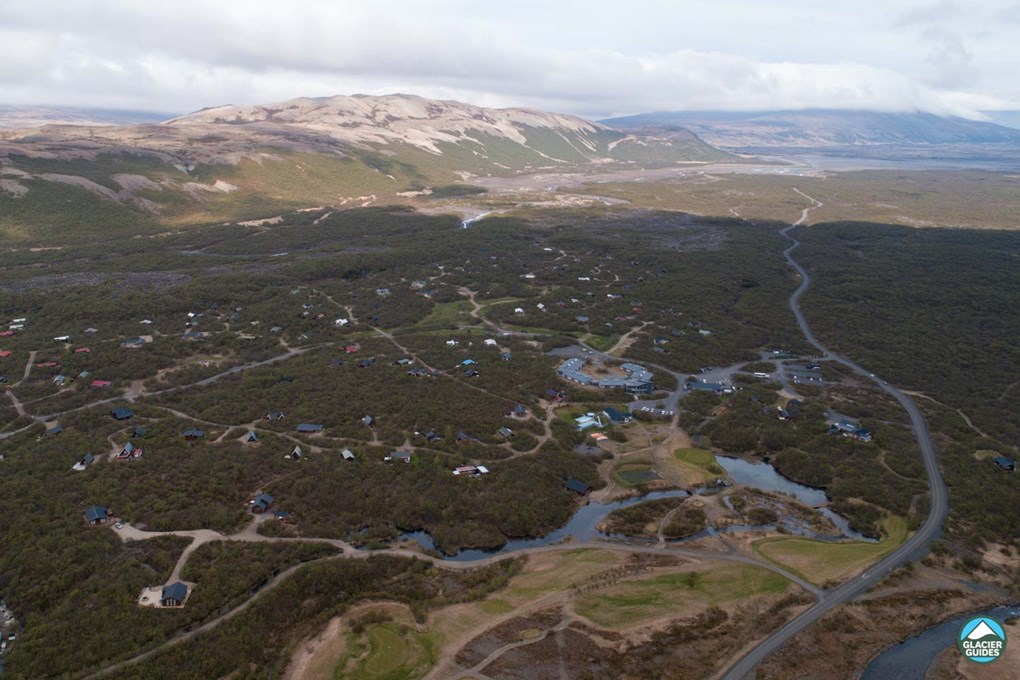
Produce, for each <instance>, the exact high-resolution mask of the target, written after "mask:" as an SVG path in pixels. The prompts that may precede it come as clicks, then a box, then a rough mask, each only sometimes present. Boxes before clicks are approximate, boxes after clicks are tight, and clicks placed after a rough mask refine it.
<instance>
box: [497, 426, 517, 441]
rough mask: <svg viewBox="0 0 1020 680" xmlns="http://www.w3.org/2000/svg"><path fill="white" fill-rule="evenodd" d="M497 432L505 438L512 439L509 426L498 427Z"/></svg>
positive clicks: (511, 431)
mask: <svg viewBox="0 0 1020 680" xmlns="http://www.w3.org/2000/svg"><path fill="white" fill-rule="evenodd" d="M497 432H498V433H499V434H500V435H501V436H503V437H505V438H506V439H512V438H513V436H514V431H513V430H511V429H510V428H509V427H501V428H499V430H497Z"/></svg>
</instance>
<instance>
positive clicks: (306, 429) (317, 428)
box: [297, 423, 325, 434]
mask: <svg viewBox="0 0 1020 680" xmlns="http://www.w3.org/2000/svg"><path fill="white" fill-rule="evenodd" d="M323 429H325V428H324V426H322V425H320V424H319V423H298V426H297V431H298V432H301V433H302V434H316V433H319V432H322V431H323Z"/></svg>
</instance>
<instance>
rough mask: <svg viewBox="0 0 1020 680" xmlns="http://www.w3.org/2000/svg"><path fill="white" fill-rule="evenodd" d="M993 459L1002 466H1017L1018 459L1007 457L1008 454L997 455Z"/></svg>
mask: <svg viewBox="0 0 1020 680" xmlns="http://www.w3.org/2000/svg"><path fill="white" fill-rule="evenodd" d="M993 460H994V461H995V464H996V465H998V466H1000V467H1009V466H1016V461H1014V460H1013V459H1012V458H1007V457H1006V456H996V457H995V458H994V459H993Z"/></svg>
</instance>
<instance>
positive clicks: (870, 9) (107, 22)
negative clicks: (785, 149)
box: [0, 0, 1020, 116]
mask: <svg viewBox="0 0 1020 680" xmlns="http://www.w3.org/2000/svg"><path fill="white" fill-rule="evenodd" d="M828 4H829V3H826V5H828ZM982 4H983V5H986V6H985V9H983V10H981V11H971V10H970V9H968V11H967V12H964V13H961V10H960V7H959V5H958V3H955V2H952V1H948V0H944V1H941V2H934V3H916V2H896V1H895V0H891V1H889V2H878V0H859V2H858V3H855V5H854V6H853V7H849V6H847V7H844V6H842V5H841V6H835V5H834V6H833V7H827V6H821V7H820V6H819V3H817V2H812V1H809V0H786V1H785V2H770V3H768V6H767V7H765V6H763V4H762V3H759V2H750V1H749V0H716V1H715V2H711V1H709V0H681V1H678V2H674V3H657V2H653V1H652V0H632V2H631V3H628V4H627V7H626V8H623V7H621V6H620V5H619V3H612V4H610V3H608V2H604V1H602V2H600V1H599V0H590V1H589V2H585V3H581V2H578V1H577V0H565V1H564V2H560V3H552V4H551V5H550V4H549V3H538V2H533V1H531V0H528V1H527V2H517V3H512V5H513V6H512V7H511V6H507V5H501V6H499V7H496V6H495V5H493V4H492V3H487V2H482V1H480V0H478V1H476V0H448V1H445V2H444V1H442V0H417V1H415V2H411V1H410V0H390V1H389V2H387V3H385V4H381V3H379V4H375V5H373V4H369V3H363V2H357V3H355V2H353V1H350V2H313V1H312V0H293V1H291V2H288V3H280V2H267V1H264V0H263V1H259V0H249V1H248V2H240V1H239V0H219V1H218V2H216V3H206V2H196V1H195V0H178V2H175V3H172V4H165V3H164V4H159V3H157V4H152V3H137V2H133V1H128V0H107V1H106V2H103V3H82V2H78V1H77V0H50V1H49V2H46V3H25V2H13V1H5V0H0V26H2V27H3V28H2V29H0V92H3V93H4V95H3V98H4V99H5V100H6V103H25V104H30V103H40V104H66V105H86V106H110V107H129V108H148V109H156V110H164V111H184V110H190V109H195V108H199V107H202V106H210V105H216V104H222V103H256V102H267V101H275V100H280V99H287V98H291V97H296V96H305V95H308V96H320V95H328V94H338V93H354V92H367V93H375V94H378V93H383V92H395V91H405V92H412V93H416V94H422V95H425V96H441V97H447V98H459V99H465V100H468V101H472V102H475V103H479V104H483V105H527V106H535V107H540V108H550V109H556V110H563V111H569V112H575V113H581V114H587V115H593V116H595V115H608V114H613V113H633V112H640V111H648V110H665V109H685V108H700V109H745V110H746V109H775V108H805V107H821V108H833V107H839V108H873V109H881V110H913V109H923V110H931V111H936V112H958V113H969V112H970V111H972V110H974V109H976V108H978V106H979V105H980V106H983V107H987V106H988V104H989V102H990V101H991V102H992V103H994V104H995V106H993V107H992V108H1008V107H1009V106H1011V105H1012V104H1013V103H1015V102H1020V83H1018V82H1017V79H1018V76H1017V74H1015V73H1014V72H1013V71H1014V69H1013V68H1012V67H1011V66H1010V65H1009V64H1007V63H1000V62H1004V61H1010V60H1009V59H1007V58H1006V55H1008V54H1011V53H1012V51H1013V49H1014V48H1013V47H1012V45H1013V44H1015V42H1016V41H1015V40H1013V39H1015V38H1017V37H1018V35H1017V33H1018V31H1017V28H1016V26H1015V25H1013V24H1010V23H1009V22H1002V23H1000V24H999V25H996V23H995V19H997V18H998V19H999V21H1000V22H1001V17H1002V16H1003V15H1009V14H1010V12H1011V11H1012V10H1013V9H1014V7H1015V3H1009V2H1005V1H1004V0H988V1H987V3H982ZM897 5H899V6H898V7H897ZM1001 26H1006V27H1007V28H1000V27H1001ZM992 28H995V29H996V30H991V29H992ZM982 31H983V32H984V33H983V34H982V35H983V37H982V38H980V39H977V38H976V37H975V36H977V35H979V34H981V32H982ZM1018 108H1020V104H1018Z"/></svg>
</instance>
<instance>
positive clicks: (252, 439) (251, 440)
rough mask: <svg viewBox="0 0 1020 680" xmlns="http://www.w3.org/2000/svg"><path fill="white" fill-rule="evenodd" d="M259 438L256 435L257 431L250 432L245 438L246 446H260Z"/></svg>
mask: <svg viewBox="0 0 1020 680" xmlns="http://www.w3.org/2000/svg"><path fill="white" fill-rule="evenodd" d="M258 442H259V436H258V435H257V434H255V430H249V431H248V434H246V435H245V436H244V443H245V444H258Z"/></svg>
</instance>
